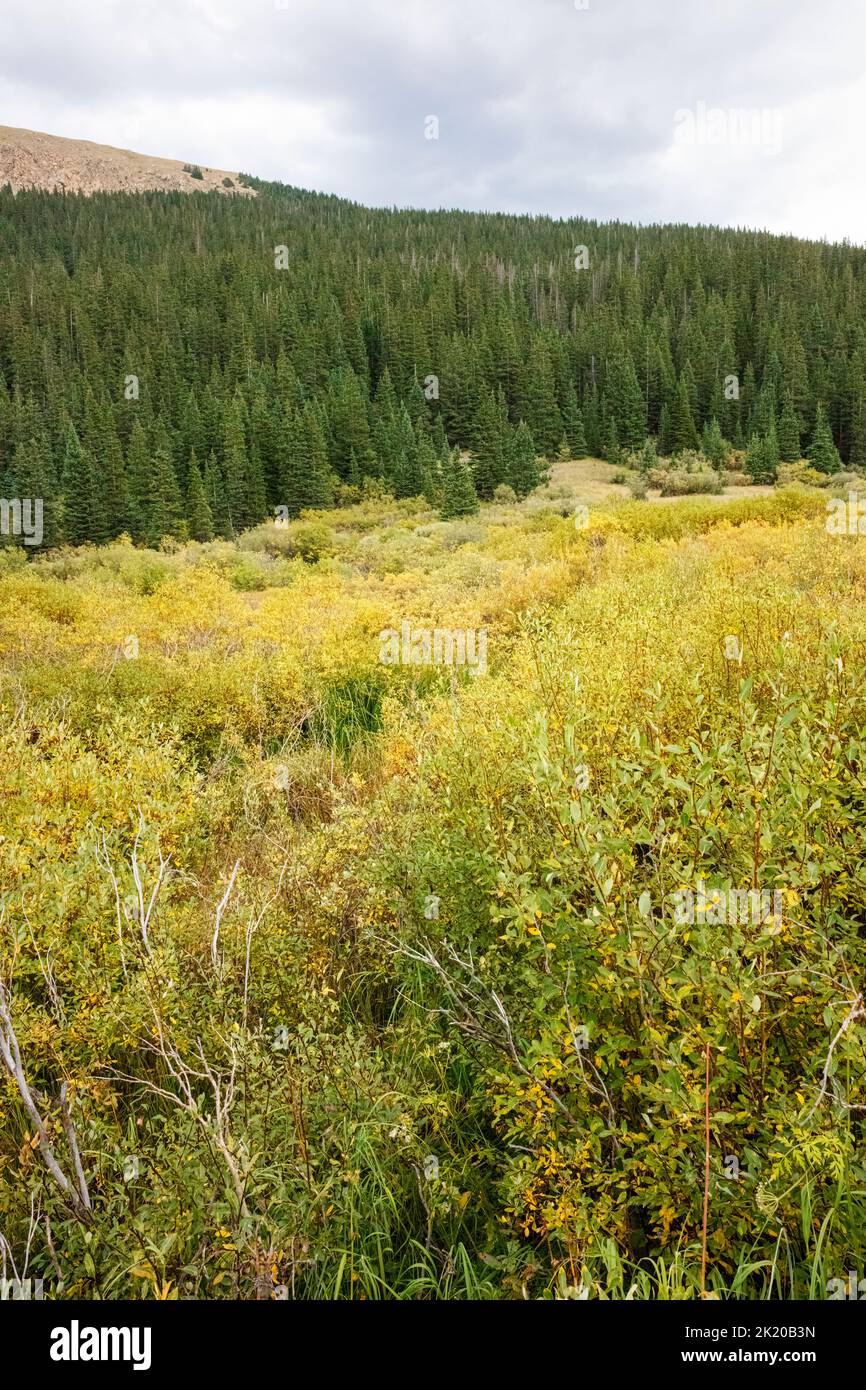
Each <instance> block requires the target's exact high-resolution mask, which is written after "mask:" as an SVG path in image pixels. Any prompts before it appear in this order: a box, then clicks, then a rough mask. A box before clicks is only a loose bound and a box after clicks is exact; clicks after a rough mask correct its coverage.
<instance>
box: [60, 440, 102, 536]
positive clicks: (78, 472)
mask: <svg viewBox="0 0 866 1390" xmlns="http://www.w3.org/2000/svg"><path fill="white" fill-rule="evenodd" d="M62 481H63V534H64V537H65V539H66V540H67V541H68V542H69V544H70V545H84V544H85V543H86V542H87V541H91V540H92V539H93V536H94V531H95V530H96V527H95V524H94V520H95V518H94V514H95V512H96V507H97V501H96V489H95V485H94V477H93V465H92V463H91V459H90V455H89V454H88V452H87V450H86V449H85V448H84V446H83V444H82V443H81V440H80V439H79V437H78V431H77V430H76V428H75V426H74V425H73V424H70V426H69V429H68V430H67V433H66V451H65V453H64V456H63V479H62Z"/></svg>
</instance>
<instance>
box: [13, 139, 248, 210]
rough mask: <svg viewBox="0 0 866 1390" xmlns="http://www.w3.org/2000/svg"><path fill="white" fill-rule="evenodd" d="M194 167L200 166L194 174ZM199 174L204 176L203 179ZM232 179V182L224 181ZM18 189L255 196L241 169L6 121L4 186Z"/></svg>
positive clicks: (91, 192) (87, 192)
mask: <svg viewBox="0 0 866 1390" xmlns="http://www.w3.org/2000/svg"><path fill="white" fill-rule="evenodd" d="M192 170H198V173H197V174H195V175H194V174H193V173H192V172H191V171H192ZM198 174H200V175H201V177H198ZM225 179H230V180H231V183H230V184H226V183H224V180H225ZM6 184H9V185H10V186H11V188H12V191H13V193H18V192H21V191H22V190H24V189H27V188H42V189H45V190H46V191H47V192H51V191H54V190H57V189H62V190H64V191H65V192H67V193H84V194H86V195H87V196H89V195H91V194H93V193H143V192H147V191H150V190H161V191H162V192H165V193H194V192H196V191H198V192H203V191H204V192H216V193H224V194H225V193H235V194H241V195H242V196H243V197H255V193H254V192H253V191H252V189H249V188H245V187H242V186H241V184H240V175H239V173H238V172H237V171H236V170H229V169H209V168H206V167H205V166H204V165H201V166H199V165H197V164H193V163H189V164H187V165H184V163H183V162H182V161H181V160H179V159H165V158H163V157H162V156H161V155H147V154H140V153H139V152H137V151H136V150H126V149H121V148H119V147H118V146H115V145H101V144H98V143H96V142H95V141H93V140H72V139H69V138H68V137H66V136H64V135H51V134H49V133H48V132H46V131H40V130H27V129H25V128H23V127H18V126H4V125H0V187H3V186H4V185H6Z"/></svg>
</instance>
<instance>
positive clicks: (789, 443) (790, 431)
mask: <svg viewBox="0 0 866 1390" xmlns="http://www.w3.org/2000/svg"><path fill="white" fill-rule="evenodd" d="M779 455H780V457H781V458H783V459H784V460H785V462H786V463H796V462H797V460H798V459H799V458H800V457H801V455H800V421H799V420H798V419H797V413H796V411H795V410H794V406H793V402H792V400H791V397H790V396H786V397H785V401H784V404H783V406H782V414H781V416H780V419H779Z"/></svg>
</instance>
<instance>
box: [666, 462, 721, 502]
mask: <svg viewBox="0 0 866 1390" xmlns="http://www.w3.org/2000/svg"><path fill="white" fill-rule="evenodd" d="M721 491H722V480H721V478H720V477H719V475H718V473H714V472H712V471H708V472H700V473H699V472H686V471H684V470H683V469H680V468H672V469H671V471H670V472H669V473H668V474H667V476H666V478H665V480H664V483H663V485H662V497H685V496H686V495H687V494H688V493H692V492H713V493H719V492H721Z"/></svg>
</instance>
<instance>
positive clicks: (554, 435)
mask: <svg viewBox="0 0 866 1390" xmlns="http://www.w3.org/2000/svg"><path fill="white" fill-rule="evenodd" d="M520 397H521V403H522V415H523V418H524V420H525V421H526V423H527V425H528V426H529V429H530V430H531V431H532V437H533V439H534V440H535V443H536V446H537V448H538V449H540V451H541V453H542V454H544V455H545V456H546V457H551V456H552V455H553V454H555V453H556V450H557V448H558V446H559V441H560V439H561V438H562V417H561V416H560V413H559V406H558V405H557V402H556V392H555V389H554V380H553V368H552V365H551V360H550V353H549V352H548V350H547V345H546V344H545V343H544V341H543V340H542V339H540V338H535V339H534V340H533V343H532V346H531V348H530V352H529V360H528V362H527V364H526V368H525V369H524V373H523V387H522V390H521V393H520Z"/></svg>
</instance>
